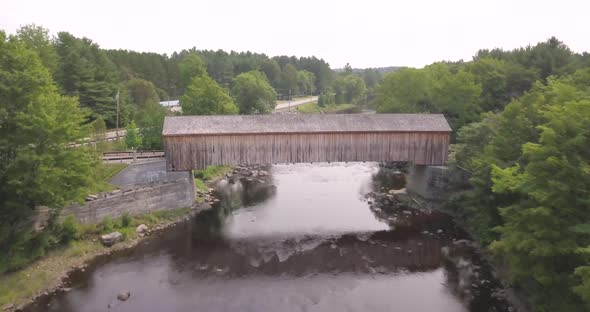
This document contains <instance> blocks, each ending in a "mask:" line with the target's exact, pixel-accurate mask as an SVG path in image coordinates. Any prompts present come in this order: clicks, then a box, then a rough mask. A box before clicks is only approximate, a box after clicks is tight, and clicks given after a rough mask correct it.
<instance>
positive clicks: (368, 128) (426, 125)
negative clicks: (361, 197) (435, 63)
mask: <svg viewBox="0 0 590 312" xmlns="http://www.w3.org/2000/svg"><path fill="white" fill-rule="evenodd" d="M338 132H340V133H346V132H451V128H450V126H449V124H448V123H447V120H446V119H445V117H444V116H443V115H442V114H284V115H279V114H275V115H208V116H168V117H166V119H165V121H164V130H163V135H164V136H184V135H222V134H266V133H268V134H271V133H275V134H276V133H338Z"/></svg>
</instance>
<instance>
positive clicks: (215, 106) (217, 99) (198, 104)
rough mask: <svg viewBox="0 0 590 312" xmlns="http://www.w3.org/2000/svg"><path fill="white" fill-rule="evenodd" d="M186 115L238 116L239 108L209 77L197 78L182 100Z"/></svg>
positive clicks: (183, 111) (183, 110)
mask: <svg viewBox="0 0 590 312" xmlns="http://www.w3.org/2000/svg"><path fill="white" fill-rule="evenodd" d="M180 103H181V105H182V113H183V114H184V115H228V114H237V113H238V107H237V106H236V104H234V102H233V100H232V98H231V97H230V96H229V95H228V94H227V93H226V92H225V91H224V90H223V89H221V88H220V87H219V85H217V83H216V82H215V81H214V80H213V79H211V78H209V77H207V76H201V77H195V78H193V79H192V81H191V83H190V85H189V86H188V88H187V89H186V92H185V94H184V95H183V96H182V98H180Z"/></svg>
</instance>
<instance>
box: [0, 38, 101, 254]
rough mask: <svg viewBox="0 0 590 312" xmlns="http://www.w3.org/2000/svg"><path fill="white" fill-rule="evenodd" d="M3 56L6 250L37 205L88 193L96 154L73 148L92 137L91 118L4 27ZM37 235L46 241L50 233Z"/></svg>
mask: <svg viewBox="0 0 590 312" xmlns="http://www.w3.org/2000/svg"><path fill="white" fill-rule="evenodd" d="M0 55H2V58H0V77H2V79H1V80H0V90H3V91H2V92H0V253H3V252H4V251H5V250H6V249H8V248H10V246H9V245H10V244H12V243H13V242H15V241H17V240H18V237H17V236H19V235H21V234H19V231H18V230H17V229H16V228H15V225H17V224H19V223H20V222H21V221H23V220H25V219H26V218H28V217H29V215H30V214H31V213H32V212H33V211H34V209H36V208H37V207H39V206H46V207H49V208H50V210H51V214H57V213H58V212H59V210H60V209H61V207H63V206H64V205H66V204H67V203H69V202H71V201H74V200H79V199H81V198H83V196H85V194H86V189H87V188H89V187H90V186H91V185H92V184H93V181H92V178H91V172H92V171H93V168H94V166H95V164H96V158H95V157H94V155H93V153H92V152H91V151H90V150H88V149H80V148H68V145H69V143H70V142H76V141H81V140H82V139H84V138H86V137H88V136H89V135H90V133H91V132H90V127H89V126H85V125H84V124H85V121H86V117H85V114H84V111H82V110H81V109H80V108H79V107H78V103H77V101H76V100H75V99H74V98H70V97H63V96H60V95H58V94H57V90H56V88H55V86H54V83H53V81H52V79H51V76H50V75H49V72H48V71H47V69H46V68H45V67H43V65H42V64H41V61H40V60H39V57H38V55H37V53H35V52H33V51H31V50H28V49H27V48H26V47H25V46H24V44H22V43H20V42H19V41H18V40H16V39H15V38H6V37H5V35H4V33H2V32H0ZM27 235H28V234H27ZM35 237H37V236H35ZM38 237H39V240H40V241H44V238H43V237H45V236H43V235H40V236H38ZM31 239H33V238H31ZM37 245H39V244H37ZM41 245H43V244H41Z"/></svg>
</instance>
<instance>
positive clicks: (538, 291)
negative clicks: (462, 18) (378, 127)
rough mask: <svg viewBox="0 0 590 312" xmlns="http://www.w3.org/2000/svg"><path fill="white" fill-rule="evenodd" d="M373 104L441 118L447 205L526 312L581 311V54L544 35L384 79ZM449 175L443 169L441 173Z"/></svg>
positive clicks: (585, 267)
mask: <svg viewBox="0 0 590 312" xmlns="http://www.w3.org/2000/svg"><path fill="white" fill-rule="evenodd" d="M376 92H377V96H376V101H375V105H376V109H377V110H378V111H379V112H395V113H419V112H429V113H442V114H444V115H445V116H446V117H447V119H448V121H449V123H450V124H451V127H452V129H453V131H454V136H453V138H452V141H453V143H454V144H452V145H451V155H450V166H451V170H452V171H457V172H458V171H462V172H468V173H469V174H470V176H471V178H470V179H469V181H468V183H466V184H465V183H464V182H463V181H453V180H452V179H451V184H452V188H453V189H455V190H457V191H456V192H454V193H453V196H452V198H451V200H450V202H449V203H448V204H447V209H449V211H451V212H453V213H454V214H455V215H457V216H458V217H460V218H461V219H462V220H464V221H465V223H466V224H467V226H468V227H469V228H470V229H471V232H472V233H474V235H475V236H476V237H477V238H478V240H479V241H480V243H481V244H482V245H483V246H484V247H485V248H487V249H488V250H489V251H490V252H491V253H492V255H494V256H495V257H497V259H498V261H499V263H501V264H503V265H505V266H506V267H507V268H508V271H509V272H510V276H511V278H512V280H513V283H514V285H515V286H516V287H517V288H520V289H521V290H523V292H524V293H526V294H527V295H528V297H529V298H530V301H531V303H532V305H533V310H534V311H588V309H590V55H589V54H588V53H582V54H579V53H574V52H572V51H571V50H570V49H569V48H568V47H567V46H566V45H565V44H564V43H563V42H560V41H559V40H558V39H556V38H550V39H548V40H547V41H545V42H540V43H538V44H536V45H534V46H527V47H524V48H519V49H515V50H511V51H504V50H501V49H493V50H480V51H478V52H477V54H476V55H475V56H474V57H473V60H472V61H470V62H439V63H434V64H432V65H429V66H426V67H424V68H422V69H412V68H403V69H400V70H398V71H396V72H394V73H390V74H387V75H385V77H384V79H383V82H382V83H381V84H380V85H379V86H378V87H377V91H376ZM451 177H453V174H451Z"/></svg>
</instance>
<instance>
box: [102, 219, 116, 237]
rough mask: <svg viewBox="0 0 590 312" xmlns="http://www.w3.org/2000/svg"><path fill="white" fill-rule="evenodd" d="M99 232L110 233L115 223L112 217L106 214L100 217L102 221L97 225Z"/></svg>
mask: <svg viewBox="0 0 590 312" xmlns="http://www.w3.org/2000/svg"><path fill="white" fill-rule="evenodd" d="M99 229H100V232H101V233H102V234H108V233H112V232H113V231H114V230H115V223H114V222H113V218H111V217H109V216H107V217H104V219H102V222H101V223H100V226H99Z"/></svg>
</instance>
